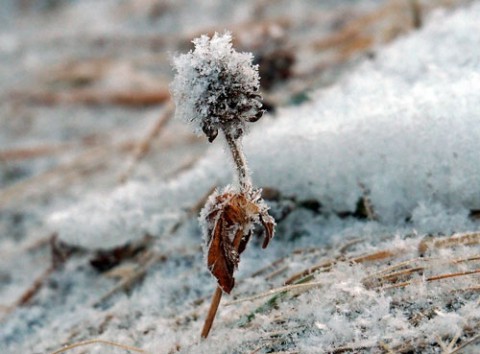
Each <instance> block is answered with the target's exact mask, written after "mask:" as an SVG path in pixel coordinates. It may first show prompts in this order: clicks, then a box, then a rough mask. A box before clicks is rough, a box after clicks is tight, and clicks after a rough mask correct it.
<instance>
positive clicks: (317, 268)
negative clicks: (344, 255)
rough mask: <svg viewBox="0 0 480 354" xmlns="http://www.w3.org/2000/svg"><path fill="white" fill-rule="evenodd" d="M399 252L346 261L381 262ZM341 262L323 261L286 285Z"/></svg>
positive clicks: (335, 260) (383, 251)
mask: <svg viewBox="0 0 480 354" xmlns="http://www.w3.org/2000/svg"><path fill="white" fill-rule="evenodd" d="M397 253H398V251H390V250H382V251H377V252H373V253H369V254H366V255H362V256H357V257H352V258H350V259H347V260H345V261H348V262H352V263H364V262H374V261H380V260H384V259H387V258H391V257H393V256H394V255H395V254H397ZM340 260H341V258H340V257H338V258H337V259H334V260H328V261H323V262H321V263H319V264H317V265H314V266H313V267H310V268H308V269H305V270H303V271H301V272H299V273H296V274H294V275H292V276H291V277H290V278H288V279H287V280H286V281H285V284H287V285H288V284H293V283H295V282H297V281H298V280H300V279H302V278H304V277H306V276H309V275H311V274H313V273H315V272H317V271H320V270H329V269H330V268H331V267H332V266H333V265H334V264H335V263H337V262H339V261H340Z"/></svg>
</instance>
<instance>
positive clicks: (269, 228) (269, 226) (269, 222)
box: [260, 212, 275, 248]
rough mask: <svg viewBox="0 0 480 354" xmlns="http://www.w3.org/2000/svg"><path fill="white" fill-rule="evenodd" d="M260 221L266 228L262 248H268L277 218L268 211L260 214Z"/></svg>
mask: <svg viewBox="0 0 480 354" xmlns="http://www.w3.org/2000/svg"><path fill="white" fill-rule="evenodd" d="M260 222H261V223H262V225H263V228H264V229H265V234H264V239H263V244H262V248H267V246H268V244H269V242H270V240H271V239H272V238H273V234H274V232H275V220H274V219H273V218H272V217H271V216H270V215H269V214H268V213H266V212H265V213H262V214H260Z"/></svg>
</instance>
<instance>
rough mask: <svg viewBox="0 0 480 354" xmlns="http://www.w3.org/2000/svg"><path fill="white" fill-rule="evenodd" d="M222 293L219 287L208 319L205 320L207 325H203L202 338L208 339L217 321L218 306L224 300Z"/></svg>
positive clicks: (213, 298) (214, 295)
mask: <svg viewBox="0 0 480 354" xmlns="http://www.w3.org/2000/svg"><path fill="white" fill-rule="evenodd" d="M222 293H223V291H222V289H221V288H220V287H219V286H217V289H216V290H215V293H214V294H213V297H212V302H211V304H210V309H209V310H208V315H207V318H206V319H205V324H204V325H203V329H202V338H207V337H208V333H210V329H211V328H212V324H213V320H214V319H215V315H216V314H217V310H218V305H220V300H221V299H222Z"/></svg>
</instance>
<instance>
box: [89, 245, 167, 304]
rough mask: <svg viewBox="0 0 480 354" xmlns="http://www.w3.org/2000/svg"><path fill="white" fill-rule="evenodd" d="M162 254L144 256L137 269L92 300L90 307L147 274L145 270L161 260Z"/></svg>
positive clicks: (100, 302)
mask: <svg viewBox="0 0 480 354" xmlns="http://www.w3.org/2000/svg"><path fill="white" fill-rule="evenodd" d="M164 257H165V256H164V255H163V254H153V255H150V256H149V257H146V258H145V261H144V264H142V265H140V266H138V267H137V269H136V270H135V271H134V272H133V274H132V275H130V276H128V277H126V278H124V279H123V280H121V281H120V282H119V283H118V284H117V285H115V286H114V287H113V288H112V289H110V290H109V291H108V292H106V293H105V294H104V295H102V296H101V297H100V298H99V299H98V300H96V301H95V302H93V303H92V304H91V306H92V307H96V306H98V305H100V304H102V303H103V302H105V301H106V300H108V299H109V298H110V297H112V296H113V295H115V294H116V293H118V292H119V291H122V290H125V289H127V288H129V287H130V286H132V285H133V284H134V283H135V282H136V281H138V280H140V279H141V278H142V277H144V276H145V274H147V271H148V270H149V269H150V267H152V266H153V265H154V264H156V263H158V262H160V261H162V260H163V259H164Z"/></svg>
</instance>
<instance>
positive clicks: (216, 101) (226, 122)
mask: <svg viewBox="0 0 480 354" xmlns="http://www.w3.org/2000/svg"><path fill="white" fill-rule="evenodd" d="M193 44H194V45H195V49H194V50H193V51H190V52H189V53H187V54H182V55H179V56H177V57H175V58H174V59H173V66H174V69H175V71H176V75H175V79H174V80H173V82H172V85H171V89H172V94H173V98H174V101H175V105H176V116H177V117H178V118H180V119H182V120H184V121H187V122H191V123H192V124H193V125H194V126H195V129H196V131H197V132H200V131H203V132H204V133H205V134H206V135H207V137H208V140H209V141H210V142H212V141H213V140H214V139H215V138H216V137H217V135H218V131H219V130H220V129H221V130H223V131H224V133H225V134H226V135H230V136H232V137H234V138H238V137H240V136H241V135H242V134H243V133H244V131H245V123H247V122H255V121H257V120H258V119H260V117H261V116H262V114H263V110H262V109H261V108H262V103H261V95H260V94H259V93H258V89H259V86H260V78H259V75H258V65H253V63H252V59H253V55H252V54H251V53H238V52H237V51H235V49H233V48H232V36H231V34H230V33H228V32H226V33H224V34H223V35H219V34H218V33H215V34H214V35H213V37H212V38H209V37H208V36H206V35H202V36H201V37H199V38H196V39H194V40H193Z"/></svg>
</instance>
